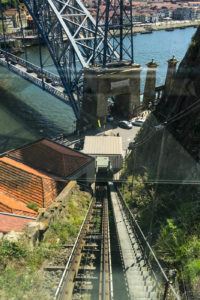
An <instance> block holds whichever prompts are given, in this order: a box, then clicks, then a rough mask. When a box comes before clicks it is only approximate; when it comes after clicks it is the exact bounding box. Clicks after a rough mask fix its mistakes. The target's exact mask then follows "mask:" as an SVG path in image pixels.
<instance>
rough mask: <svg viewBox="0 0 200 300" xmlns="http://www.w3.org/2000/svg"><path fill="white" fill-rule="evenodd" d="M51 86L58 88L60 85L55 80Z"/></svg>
mask: <svg viewBox="0 0 200 300" xmlns="http://www.w3.org/2000/svg"><path fill="white" fill-rule="evenodd" d="M51 85H52V86H59V85H60V83H59V82H58V81H56V80H55V81H53V82H52V84H51Z"/></svg>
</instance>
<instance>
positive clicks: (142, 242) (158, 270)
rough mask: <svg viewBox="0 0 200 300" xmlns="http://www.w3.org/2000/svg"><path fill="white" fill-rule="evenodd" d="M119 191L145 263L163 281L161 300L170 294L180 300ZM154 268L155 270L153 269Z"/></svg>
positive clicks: (171, 297)
mask: <svg viewBox="0 0 200 300" xmlns="http://www.w3.org/2000/svg"><path fill="white" fill-rule="evenodd" d="M116 189H117V193H118V196H119V199H120V202H121V204H122V207H123V209H124V211H125V212H126V216H127V217H128V219H129V221H130V224H131V226H132V227H133V229H134V233H135V235H136V238H137V241H138V243H139V246H140V248H141V250H142V253H143V255H144V258H145V261H146V262H147V264H148V265H149V266H150V268H151V269H152V271H153V274H154V276H156V277H157V275H159V276H158V277H159V280H160V281H161V283H162V284H161V286H159V288H160V290H161V291H160V298H161V299H162V300H167V299H168V295H169V294H170V300H171V299H173V300H174V299H176V300H180V296H179V295H178V294H177V292H176V291H175V289H174V287H173V286H172V282H171V281H170V280H169V278H168V277H167V275H166V273H165V271H164V270H163V268H162V266H161V264H160V262H159V261H158V259H157V257H156V255H155V253H154V251H153V249H152V248H151V246H150V244H149V242H148V241H147V238H146V237H145V235H144V233H143V231H142V229H141V227H140V225H139V224H138V222H137V220H136V219H135V217H134V215H133V214H132V212H131V211H130V209H129V207H128V205H127V203H126V202H125V200H124V199H123V196H122V194H121V192H120V191H119V190H118V188H117V187H116ZM150 256H151V262H150V259H149V258H150ZM153 267H154V268H153Z"/></svg>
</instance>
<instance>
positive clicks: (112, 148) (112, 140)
mask: <svg viewBox="0 0 200 300" xmlns="http://www.w3.org/2000/svg"><path fill="white" fill-rule="evenodd" d="M83 152H84V153H87V154H90V155H105V156H106V155H123V150H122V137H120V136H86V137H85V141H84V148H83Z"/></svg>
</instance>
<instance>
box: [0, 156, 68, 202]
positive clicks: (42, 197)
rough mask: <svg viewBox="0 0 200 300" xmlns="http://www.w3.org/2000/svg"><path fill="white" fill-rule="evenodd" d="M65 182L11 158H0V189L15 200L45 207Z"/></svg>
mask: <svg viewBox="0 0 200 300" xmlns="http://www.w3.org/2000/svg"><path fill="white" fill-rule="evenodd" d="M66 183H67V181H64V182H63V180H62V181H56V180H55V178H54V176H52V175H48V174H47V175H46V174H45V173H44V172H40V171H37V170H34V169H33V168H31V167H28V166H26V165H25V164H23V163H21V162H18V161H15V160H13V159H11V158H8V157H2V158H0V191H1V192H2V193H4V194H6V195H7V196H9V197H10V198H14V199H15V200H18V201H21V202H24V203H26V204H27V203H29V202H33V203H35V204H37V205H38V207H47V206H48V205H49V204H50V203H51V202H53V201H54V200H55V198H56V196H57V195H58V193H59V192H60V190H61V188H63V187H64V186H65V184H66Z"/></svg>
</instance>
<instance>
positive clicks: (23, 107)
mask: <svg viewBox="0 0 200 300" xmlns="http://www.w3.org/2000/svg"><path fill="white" fill-rule="evenodd" d="M195 31H196V29H195V28H193V27H189V28H186V29H176V30H174V31H164V30H162V31H154V32H153V33H152V34H137V35H136V36H134V60H135V62H136V63H139V64H141V66H142V67H143V71H142V73H141V91H142V90H143V88H144V82H145V76H146V63H148V62H149V61H151V60H152V58H154V60H155V61H156V62H157V63H158V64H159V66H158V68H157V85H161V84H163V83H164V81H165V76H166V70H167V62H166V61H167V60H168V59H170V58H171V57H172V55H175V57H176V58H177V59H178V60H179V61H180V60H182V58H183V57H184V55H185V52H186V50H187V48H188V45H189V44H190V41H191V38H192V36H193V35H194V33H195ZM38 53H39V52H38V48H37V47H32V48H30V49H29V51H28V59H29V60H30V61H32V62H34V63H38V62H39V55H38ZM43 57H44V58H47V61H46V64H47V65H48V64H49V65H51V60H50V59H48V54H47V50H46V49H43ZM47 68H48V69H49V70H51V71H52V70H53V69H52V68H53V67H52V66H49V67H47ZM74 129H75V117H74V114H73V111H72V109H71V107H70V106H69V105H66V104H64V103H62V102H61V101H59V100H58V99H56V98H54V97H52V96H51V95H49V94H47V93H46V92H44V91H42V90H41V89H39V88H38V87H36V86H34V85H33V84H30V83H28V82H27V81H25V80H24V79H22V78H20V77H18V76H17V75H15V74H13V73H11V72H9V71H7V70H6V69H4V68H2V67H0V152H4V151H7V150H9V149H11V148H14V147H18V146H20V145H23V144H26V143H28V142H31V141H34V140H36V139H38V138H41V137H43V136H45V137H52V136H56V135H57V134H59V133H63V132H64V133H70V132H73V130H74Z"/></svg>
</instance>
